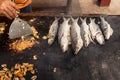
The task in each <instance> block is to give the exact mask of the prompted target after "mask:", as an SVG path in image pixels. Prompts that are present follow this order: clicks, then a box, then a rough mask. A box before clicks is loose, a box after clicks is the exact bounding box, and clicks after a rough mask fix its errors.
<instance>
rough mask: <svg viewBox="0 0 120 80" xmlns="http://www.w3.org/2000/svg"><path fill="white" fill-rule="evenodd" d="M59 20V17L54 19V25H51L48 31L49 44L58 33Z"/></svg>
mask: <svg viewBox="0 0 120 80" xmlns="http://www.w3.org/2000/svg"><path fill="white" fill-rule="evenodd" d="M58 21H59V18H57V17H55V20H54V21H53V23H52V25H51V26H50V29H49V33H48V44H49V45H52V44H53V42H54V40H55V37H56V35H57V31H58Z"/></svg>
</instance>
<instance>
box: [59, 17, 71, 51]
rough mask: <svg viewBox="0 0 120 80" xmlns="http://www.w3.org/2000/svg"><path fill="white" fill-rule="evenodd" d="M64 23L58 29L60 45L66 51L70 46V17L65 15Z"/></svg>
mask: <svg viewBox="0 0 120 80" xmlns="http://www.w3.org/2000/svg"><path fill="white" fill-rule="evenodd" d="M63 20H64V21H63V23H62V24H61V25H60V27H59V31H58V42H59V44H60V47H61V49H62V52H63V53H64V52H66V51H67V50H68V46H69V39H68V37H69V35H70V25H69V24H68V22H69V21H70V18H68V19H66V18H64V17H63Z"/></svg>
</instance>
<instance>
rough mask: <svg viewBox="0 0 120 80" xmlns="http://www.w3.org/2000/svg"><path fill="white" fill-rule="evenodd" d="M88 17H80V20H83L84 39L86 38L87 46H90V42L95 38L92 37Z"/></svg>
mask: <svg viewBox="0 0 120 80" xmlns="http://www.w3.org/2000/svg"><path fill="white" fill-rule="evenodd" d="M86 19H87V18H84V19H82V18H80V20H81V21H82V24H81V28H82V29H83V31H84V34H83V35H84V39H85V47H88V45H89V44H90V42H93V40H92V38H91V33H90V29H89V26H88V25H87V22H86ZM93 43H94V42H93Z"/></svg>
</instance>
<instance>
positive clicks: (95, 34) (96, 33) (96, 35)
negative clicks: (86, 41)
mask: <svg viewBox="0 0 120 80" xmlns="http://www.w3.org/2000/svg"><path fill="white" fill-rule="evenodd" d="M89 27H90V32H91V34H92V39H93V40H94V39H96V41H97V42H98V43H99V44H100V45H104V44H105V40H104V36H103V34H102V32H101V30H100V28H99V25H98V24H96V23H95V19H91V18H90V24H89Z"/></svg>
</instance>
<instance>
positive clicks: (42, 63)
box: [0, 16, 120, 80]
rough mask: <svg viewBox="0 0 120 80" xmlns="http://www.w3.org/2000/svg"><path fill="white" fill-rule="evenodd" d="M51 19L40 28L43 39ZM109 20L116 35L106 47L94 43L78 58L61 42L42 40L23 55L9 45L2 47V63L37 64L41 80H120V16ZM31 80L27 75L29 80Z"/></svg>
mask: <svg viewBox="0 0 120 80" xmlns="http://www.w3.org/2000/svg"><path fill="white" fill-rule="evenodd" d="M42 19H43V18H40V20H42ZM48 20H49V18H46V21H45V23H46V24H45V23H43V24H44V25H45V26H42V25H40V26H36V28H37V30H38V31H39V33H40V37H42V36H44V35H46V34H47V32H48V26H49V24H50V22H49V21H48ZM107 20H108V22H109V23H110V24H111V27H112V28H113V29H114V34H113V36H112V37H111V38H110V40H108V41H106V44H105V45H104V46H99V45H97V44H96V45H94V44H90V45H89V47H88V48H85V47H84V48H83V49H82V50H81V51H80V52H79V54H78V55H73V51H72V49H71V46H70V48H69V50H68V52H66V53H62V52H61V49H60V47H59V44H58V42H57V39H56V41H55V43H54V44H53V45H52V46H49V45H48V44H47V40H42V39H41V38H40V40H39V42H40V44H39V45H35V46H34V47H32V48H30V49H28V50H25V51H24V52H22V53H19V54H18V53H15V52H12V51H9V50H8V47H7V44H6V45H5V46H4V45H1V46H0V47H1V48H0V64H3V63H6V64H8V67H11V66H13V65H14V64H16V63H23V62H29V63H33V64H35V68H36V69H37V70H38V72H37V76H38V79H37V80H120V74H119V72H120V17H118V16H110V17H107ZM44 53H45V54H46V55H43V54H44ZM35 54H36V55H37V56H38V60H36V61H34V60H33V59H32V57H33V55H35ZM54 67H56V68H57V72H56V73H54V72H53V68H54ZM29 77H30V75H27V80H29Z"/></svg>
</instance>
